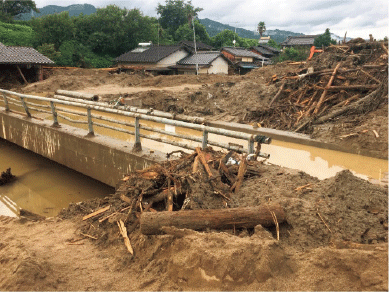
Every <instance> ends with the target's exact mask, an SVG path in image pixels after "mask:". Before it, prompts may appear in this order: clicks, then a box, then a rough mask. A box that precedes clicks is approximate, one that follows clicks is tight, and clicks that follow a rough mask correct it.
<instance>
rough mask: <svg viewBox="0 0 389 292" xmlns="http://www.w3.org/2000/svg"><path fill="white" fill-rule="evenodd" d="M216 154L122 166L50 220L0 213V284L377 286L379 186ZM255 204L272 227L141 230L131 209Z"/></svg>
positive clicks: (380, 269) (382, 234)
mask: <svg viewBox="0 0 389 292" xmlns="http://www.w3.org/2000/svg"><path fill="white" fill-rule="evenodd" d="M228 155H229V156H230V157H231V159H227V161H229V162H226V163H224V162H225V161H226V154H225V153H221V152H215V151H212V150H211V149H210V148H208V149H206V150H205V151H201V150H197V151H196V152H195V153H192V154H183V153H182V157H181V158H179V159H176V160H168V161H167V162H166V163H164V164H161V165H154V166H152V167H150V168H148V169H144V170H142V171H136V172H134V173H130V174H128V175H127V176H125V177H124V178H123V180H122V182H121V183H120V184H119V185H118V187H117V191H116V193H115V194H113V195H111V196H108V197H106V198H103V199H95V200H91V201H86V202H80V203H77V204H71V205H70V206H69V208H67V209H66V210H63V211H62V212H61V214H60V218H62V219H60V218H56V219H54V220H45V221H43V222H35V223H31V222H28V221H27V222H26V221H25V220H24V221H20V220H17V219H12V218H5V217H2V218H0V236H1V237H2V239H3V241H2V242H1V243H0V262H1V263H2V264H1V265H0V287H1V288H2V289H5V290H221V289H223V290H381V291H386V290H387V289H388V277H387V275H388V260H387V258H388V249H387V238H388V237H387V223H388V209H387V205H388V196H387V195H388V194H387V190H386V189H385V188H383V187H381V186H376V185H372V184H370V183H369V182H367V181H364V180H362V179H359V178H356V177H355V176H353V175H352V174H351V173H350V172H349V171H342V172H340V173H338V174H337V175H336V176H335V177H332V178H330V179H326V180H322V181H320V180H318V179H317V178H314V177H311V176H309V175H307V174H305V173H303V172H298V171H295V170H291V169H286V168H281V167H278V166H274V165H268V164H266V163H265V162H264V161H262V162H259V161H246V160H245V158H244V156H241V155H239V154H237V153H233V152H231V153H229V154H228ZM201 156H203V157H204V158H205V161H204V160H203V159H201ZM199 160H200V161H199ZM196 161H197V162H196ZM245 169H246V170H245ZM210 174H211V175H212V177H211V176H210ZM237 181H241V183H240V186H237V184H236V182H237ZM232 187H233V188H232ZM167 190H170V195H171V197H170V198H171V199H169V192H168V191H167ZM265 204H278V205H280V206H282V208H283V209H284V210H285V213H286V222H284V223H281V224H280V225H279V232H278V231H277V228H276V227H269V228H264V227H262V226H261V225H257V226H255V227H254V228H247V229H246V228H230V229H225V230H212V229H208V230H204V231H195V230H191V229H179V228H176V227H174V226H165V227H163V228H162V230H163V233H164V234H162V235H143V234H142V233H141V231H140V228H139V218H140V217H141V216H142V214H145V213H149V212H159V213H163V212H164V210H166V209H169V207H172V209H173V211H172V212H165V213H176V212H177V211H178V210H182V209H184V210H185V211H181V212H191V210H199V209H202V210H212V209H215V208H216V209H230V208H236V207H238V208H239V207H248V206H250V207H255V206H260V205H265ZM108 206H109V208H107V207H108ZM103 208H104V209H103ZM98 210H105V211H102V212H101V213H99V214H97V213H96V211H98ZM82 216H84V217H82ZM83 219H84V220H83ZM118 221H122V222H124V225H125V227H126V228H127V232H126V233H127V234H128V237H129V240H130V244H131V246H132V248H133V251H134V254H133V255H131V254H130V253H129V251H128V250H127V248H126V246H125V245H124V244H123V237H122V235H121V234H120V232H119V228H118V225H117V222H118ZM277 234H278V235H279V240H277ZM20 255H22V256H20Z"/></svg>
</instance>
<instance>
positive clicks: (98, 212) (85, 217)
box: [82, 205, 111, 221]
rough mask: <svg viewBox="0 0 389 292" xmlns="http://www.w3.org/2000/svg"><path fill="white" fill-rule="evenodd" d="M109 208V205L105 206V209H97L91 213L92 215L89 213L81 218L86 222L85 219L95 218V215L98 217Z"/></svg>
mask: <svg viewBox="0 0 389 292" xmlns="http://www.w3.org/2000/svg"><path fill="white" fill-rule="evenodd" d="M109 208H111V205H109V206H107V207H104V208H101V209H99V210H97V211H95V212H93V213H90V214H88V215H86V216H84V217H83V218H82V220H83V221H85V220H87V219H89V218H92V217H95V216H97V215H100V214H101V213H104V212H105V211H108V210H109Z"/></svg>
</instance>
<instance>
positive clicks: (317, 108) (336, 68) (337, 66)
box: [313, 62, 341, 114]
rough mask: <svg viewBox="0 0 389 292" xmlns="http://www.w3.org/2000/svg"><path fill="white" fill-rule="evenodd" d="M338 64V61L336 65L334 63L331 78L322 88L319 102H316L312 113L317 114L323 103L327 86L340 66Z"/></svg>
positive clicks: (330, 83) (332, 80)
mask: <svg viewBox="0 0 389 292" xmlns="http://www.w3.org/2000/svg"><path fill="white" fill-rule="evenodd" d="M340 64H341V63H340V62H339V63H338V65H336V67H335V69H334V72H332V75H331V78H330V80H329V81H328V84H327V86H326V88H325V89H324V91H323V93H322V95H321V96H320V99H319V102H318V103H317V105H316V108H315V110H314V111H313V113H314V114H317V113H318V112H319V110H320V107H321V105H322V104H323V102H324V100H325V97H326V95H327V91H328V88H329V87H330V86H331V85H332V82H334V79H335V76H336V71H338V69H339V67H340Z"/></svg>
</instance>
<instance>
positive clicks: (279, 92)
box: [269, 81, 286, 107]
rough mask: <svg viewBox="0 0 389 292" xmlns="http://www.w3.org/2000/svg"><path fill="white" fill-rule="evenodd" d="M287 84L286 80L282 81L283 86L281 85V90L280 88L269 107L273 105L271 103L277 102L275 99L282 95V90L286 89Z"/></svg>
mask: <svg viewBox="0 0 389 292" xmlns="http://www.w3.org/2000/svg"><path fill="white" fill-rule="evenodd" d="M285 84H286V82H285V81H284V82H282V84H281V87H280V90H278V92H277V94H276V95H275V96H274V97H273V99H272V100H271V102H270V103H269V107H271V105H272V104H273V102H275V101H276V100H277V99H278V98H279V97H280V95H281V92H282V90H284V87H285Z"/></svg>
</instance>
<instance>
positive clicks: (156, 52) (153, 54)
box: [116, 46, 183, 63]
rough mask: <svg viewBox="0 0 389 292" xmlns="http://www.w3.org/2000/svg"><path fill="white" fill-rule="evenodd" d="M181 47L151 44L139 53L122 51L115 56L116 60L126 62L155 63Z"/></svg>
mask: <svg viewBox="0 0 389 292" xmlns="http://www.w3.org/2000/svg"><path fill="white" fill-rule="evenodd" d="M182 48H183V47H182V46H151V47H150V48H149V49H148V50H145V51H143V52H140V53H133V52H127V53H124V54H123V55H121V56H119V57H117V58H116V61H117V62H128V63H157V62H159V61H160V60H162V59H163V58H166V57H167V56H169V55H171V54H173V53H174V52H176V51H178V50H180V49H182Z"/></svg>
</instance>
